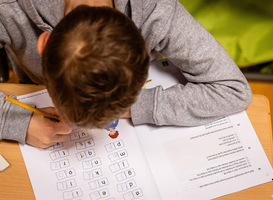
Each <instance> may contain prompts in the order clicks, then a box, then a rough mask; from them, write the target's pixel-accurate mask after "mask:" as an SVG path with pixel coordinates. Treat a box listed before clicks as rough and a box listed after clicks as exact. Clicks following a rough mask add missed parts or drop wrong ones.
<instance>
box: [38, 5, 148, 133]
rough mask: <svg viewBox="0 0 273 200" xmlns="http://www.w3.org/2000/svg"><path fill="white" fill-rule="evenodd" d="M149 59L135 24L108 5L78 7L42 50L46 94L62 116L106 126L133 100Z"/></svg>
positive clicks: (73, 121) (87, 123)
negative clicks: (47, 93)
mask: <svg viewBox="0 0 273 200" xmlns="http://www.w3.org/2000/svg"><path fill="white" fill-rule="evenodd" d="M148 65H149V55H148V53H147V50H146V48H145V42H144V39H143V38H142V36H141V34H140V32H139V30H138V29H137V27H136V26H135V25H134V23H133V22H132V21H131V20H130V19H129V18H128V17H126V16H125V15H124V14H122V13H120V12H119V11H117V10H115V9H112V8H107V7H88V6H79V7H77V8H76V9H74V10H73V11H71V12H70V13H69V14H68V15H66V16H65V17H64V18H63V19H62V20H61V21H60V23H59V24H58V25H57V26H56V27H55V28H54V30H53V31H52V33H51V36H50V38H49V39H48V42H47V44H46V47H45V49H44V51H43V74H44V78H45V84H46V86H47V89H48V92H49V94H50V96H51V98H52V100H53V103H54V104H55V106H56V107H57V108H58V110H59V112H60V113H61V115H62V117H63V118H64V119H65V120H67V121H68V122H71V123H73V124H75V125H78V126H82V127H89V128H92V127H96V128H103V127H105V126H107V125H109V124H110V123H111V122H113V121H114V120H115V119H117V118H118V117H119V116H120V115H122V114H123V113H124V112H125V111H126V110H127V109H128V108H129V107H130V106H131V105H132V104H133V103H134V102H135V101H136V98H137V95H138V94H139V92H140V90H141V88H142V86H143V85H144V83H145V80H146V78H147V74H148Z"/></svg>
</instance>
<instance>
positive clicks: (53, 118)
mask: <svg viewBox="0 0 273 200" xmlns="http://www.w3.org/2000/svg"><path fill="white" fill-rule="evenodd" d="M6 100H7V101H9V102H11V103H14V104H16V105H18V106H21V107H23V108H25V109H28V110H30V111H32V112H35V113H37V114H40V115H43V116H45V117H47V118H50V119H52V120H54V121H57V122H59V121H60V120H61V119H60V118H58V117H56V116H54V115H51V114H49V113H46V112H44V111H41V110H39V109H37V108H33V107H32V106H30V105H27V104H25V103H23V102H21V101H18V100H16V99H13V98H11V97H8V96H6Z"/></svg>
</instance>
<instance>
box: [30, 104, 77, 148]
mask: <svg viewBox="0 0 273 200" xmlns="http://www.w3.org/2000/svg"><path fill="white" fill-rule="evenodd" d="M41 110H43V111H45V112H47V113H50V114H52V115H55V116H59V114H58V112H57V110H56V109H55V108H53V107H49V108H42V109H41ZM71 131H72V127H71V126H70V125H68V124H66V123H64V122H63V121H60V122H54V121H52V120H50V119H49V118H46V117H44V116H42V115H39V114H36V113H33V116H32V118H31V120H30V123H29V126H28V132H27V138H26V143H27V144H29V145H32V146H35V147H39V148H47V147H49V146H51V145H53V144H56V143H57V142H64V141H66V140H67V138H68V134H69V133H70V132H71Z"/></svg>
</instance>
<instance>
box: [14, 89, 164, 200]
mask: <svg viewBox="0 0 273 200" xmlns="http://www.w3.org/2000/svg"><path fill="white" fill-rule="evenodd" d="M18 99H19V100H20V101H22V102H25V103H28V104H30V105H33V106H34V105H35V106H36V107H38V108H40V107H47V106H52V102H51V99H50V98H49V96H48V93H47V91H46V90H43V91H39V92H35V93H32V94H29V95H24V96H20V97H19V98H18ZM116 129H117V130H118V131H119V136H118V137H117V138H116V139H112V138H110V137H109V136H108V131H107V130H105V129H101V130H99V129H98V130H84V129H78V128H75V129H74V130H73V131H72V133H71V134H70V136H69V140H68V141H67V142H64V143H57V144H56V145H53V146H52V147H50V148H48V149H38V148H34V147H31V146H29V145H20V148H21V151H22V154H23V157H24V161H25V164H26V167H27V171H28V174H29V177H30V180H31V184H32V188H33V190H34V194H35V197H36V199H37V200H40V199H44V200H48V199H52V200H53V199H54V200H55V199H60V200H61V199H63V200H68V199H138V198H141V199H159V198H160V197H159V192H158V190H157V187H156V184H155V183H154V180H153V177H152V175H151V172H150V169H149V167H148V165H147V162H146V159H145V157H144V155H143V152H142V149H141V147H140V145H139V143H138V140H137V138H136V135H135V132H134V128H133V126H132V125H131V124H130V123H129V121H128V120H119V123H118V126H117V127H116Z"/></svg>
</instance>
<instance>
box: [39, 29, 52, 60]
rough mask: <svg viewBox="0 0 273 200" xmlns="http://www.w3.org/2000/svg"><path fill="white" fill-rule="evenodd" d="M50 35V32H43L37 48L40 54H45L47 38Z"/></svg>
mask: <svg viewBox="0 0 273 200" xmlns="http://www.w3.org/2000/svg"><path fill="white" fill-rule="evenodd" d="M49 36H50V32H43V33H42V34H41V35H40V36H39V38H38V41H37V50H38V53H39V54H40V55H42V54H43V51H44V48H45V46H46V43H47V40H48V38H49Z"/></svg>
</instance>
